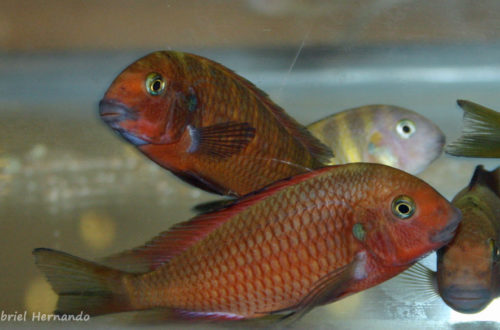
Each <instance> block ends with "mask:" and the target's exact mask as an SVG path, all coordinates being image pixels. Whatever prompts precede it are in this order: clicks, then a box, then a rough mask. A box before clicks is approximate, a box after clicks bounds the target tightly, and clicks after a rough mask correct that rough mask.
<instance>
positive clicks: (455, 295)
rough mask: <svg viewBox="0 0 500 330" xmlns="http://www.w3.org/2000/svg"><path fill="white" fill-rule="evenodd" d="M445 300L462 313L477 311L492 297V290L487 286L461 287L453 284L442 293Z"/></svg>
mask: <svg viewBox="0 0 500 330" xmlns="http://www.w3.org/2000/svg"><path fill="white" fill-rule="evenodd" d="M441 295H442V297H443V300H444V301H445V302H446V303H447V304H448V305H450V306H451V307H452V308H453V309H455V310H457V311H459V312H461V313H476V312H478V311H480V310H482V309H483V308H484V307H486V305H488V303H489V302H490V301H491V299H492V295H491V290H489V289H487V288H485V287H475V288H465V289H464V288H461V287H459V286H457V285H451V286H450V287H448V288H446V289H444V290H443V291H442V293H441Z"/></svg>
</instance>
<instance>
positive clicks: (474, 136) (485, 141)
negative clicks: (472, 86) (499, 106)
mask: <svg viewBox="0 0 500 330" xmlns="http://www.w3.org/2000/svg"><path fill="white" fill-rule="evenodd" d="M457 103H458V105H459V106H460V107H461V108H462V109H463V110H464V127H463V132H462V136H461V137H460V138H459V139H458V140H457V141H455V142H453V143H451V144H449V145H448V146H446V148H445V151H446V153H448V154H450V155H454V156H461V157H486V158H495V157H496V158H498V157H500V113H498V112H496V111H494V110H491V109H488V108H486V107H484V106H482V105H479V104H476V103H473V102H470V101H465V100H458V101H457Z"/></svg>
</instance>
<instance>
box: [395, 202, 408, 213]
mask: <svg viewBox="0 0 500 330" xmlns="http://www.w3.org/2000/svg"><path fill="white" fill-rule="evenodd" d="M398 211H399V213H401V214H408V213H410V207H409V206H408V205H406V204H404V203H401V204H399V205H398Z"/></svg>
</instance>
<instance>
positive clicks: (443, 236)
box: [430, 205, 462, 244]
mask: <svg viewBox="0 0 500 330" xmlns="http://www.w3.org/2000/svg"><path fill="white" fill-rule="evenodd" d="M451 209H452V215H451V217H450V220H449V222H448V224H447V225H446V227H444V228H443V229H441V230H440V231H438V232H437V233H434V234H433V235H432V236H431V237H430V241H431V242H432V243H443V244H446V243H448V242H449V241H451V240H452V239H453V237H454V236H455V231H456V230H457V227H458V225H459V224H460V221H462V212H460V210H459V209H458V208H456V207H455V206H453V205H452V206H451Z"/></svg>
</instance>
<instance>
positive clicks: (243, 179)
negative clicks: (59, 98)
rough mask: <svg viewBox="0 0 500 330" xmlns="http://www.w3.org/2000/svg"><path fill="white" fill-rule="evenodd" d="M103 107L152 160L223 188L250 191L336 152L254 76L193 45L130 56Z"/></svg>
mask: <svg viewBox="0 0 500 330" xmlns="http://www.w3.org/2000/svg"><path fill="white" fill-rule="evenodd" d="M99 111H100V115H101V118H102V119H103V121H104V122H105V123H106V124H108V125H109V126H110V127H111V128H112V129H113V130H115V131H116V132H117V133H118V134H119V135H120V136H122V137H123V138H124V139H125V140H127V141H128V142H130V143H131V144H133V145H134V146H135V147H137V148H138V149H139V150H140V151H141V152H142V153H143V154H145V155H146V156H147V157H149V158H150V159H152V160H153V161H154V162H156V163H157V164H159V165H160V166H162V167H164V168H166V169H168V170H170V171H171V172H172V173H174V174H175V175H177V176H178V177H180V178H181V179H183V180H185V181H186V182H188V183H190V184H193V185H195V186H197V187H199V188H202V189H204V190H207V191H210V192H214V193H218V194H222V195H232V196H241V195H244V194H247V193H249V192H252V191H255V190H257V189H259V188H262V187H264V186H266V185H268V184H270V183H272V182H274V181H276V180H279V179H283V178H286V177H290V176H293V175H296V174H299V173H304V172H307V171H310V170H312V169H315V168H320V167H323V166H324V164H325V162H326V161H327V160H328V159H329V158H330V157H331V156H332V152H331V150H330V149H329V148H328V147H326V146H325V145H323V144H322V143H321V142H320V141H319V140H317V139H316V138H315V137H313V136H312V134H311V133H310V132H309V131H308V130H307V129H306V128H305V127H304V126H302V125H300V124H299V123H298V122H297V121H295V120H294V119H293V118H292V117H290V116H289V115H287V114H286V112H285V111H284V110H283V109H282V108H280V107H279V106H278V105H277V104H275V103H274V102H273V101H271V99H270V98H269V97H268V96H267V95H266V94H265V93H264V92H263V91H261V90H260V89H258V88H257V87H256V86H254V85H253V84H252V83H251V82H250V81H248V80H246V79H245V78H243V77H241V76H239V75H237V74H236V73H234V72H233V71H231V70H230V69H228V68H226V67H224V66H223V65H221V64H219V63H216V62H214V61H211V60H209V59H207V58H204V57H201V56H197V55H194V54H189V53H182V52H176V51H158V52H154V53H151V54H149V55H147V56H145V57H143V58H141V59H139V60H137V61H136V62H134V63H132V64H131V65H129V66H128V67H127V68H126V69H125V70H124V71H123V72H122V73H120V74H119V75H118V77H116V79H115V80H114V81H113V83H112V84H111V86H110V87H109V88H108V90H107V91H106V93H105V95H104V97H103V99H102V100H101V102H100V105H99Z"/></svg>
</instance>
